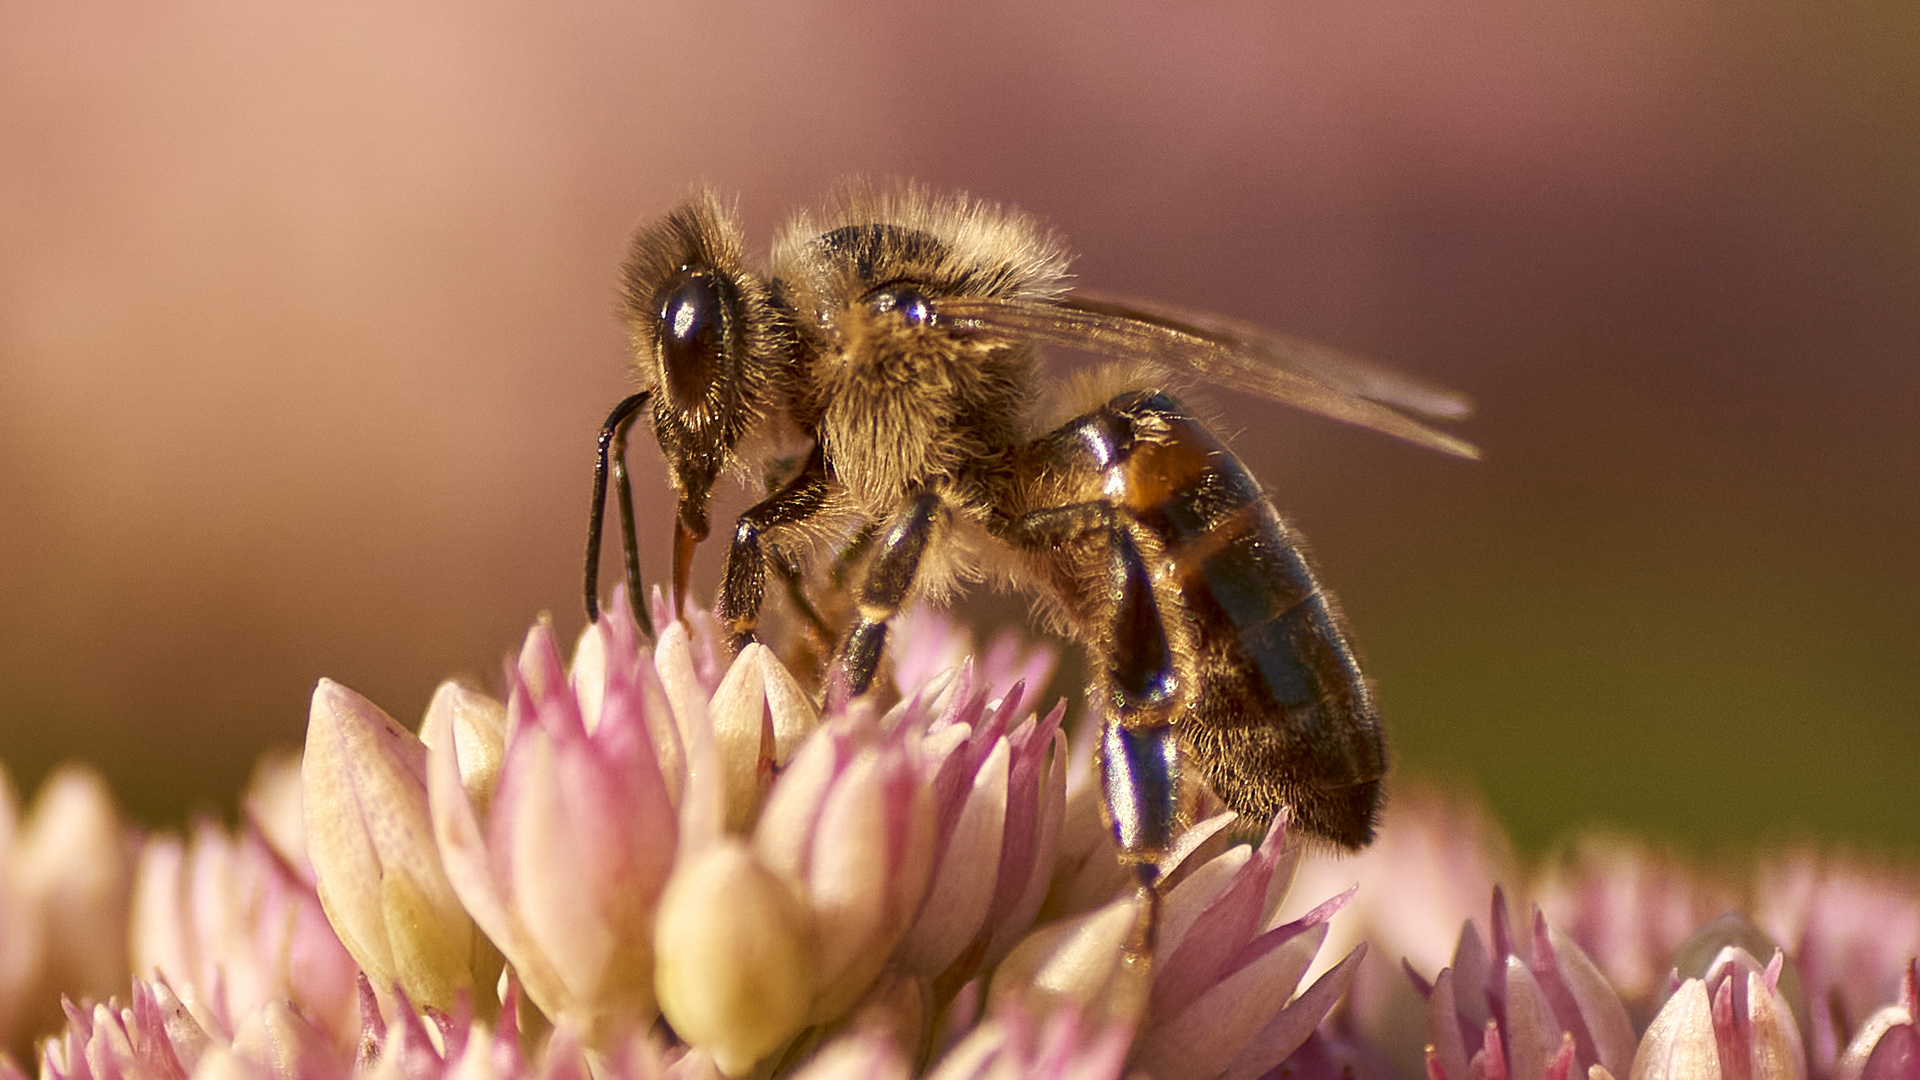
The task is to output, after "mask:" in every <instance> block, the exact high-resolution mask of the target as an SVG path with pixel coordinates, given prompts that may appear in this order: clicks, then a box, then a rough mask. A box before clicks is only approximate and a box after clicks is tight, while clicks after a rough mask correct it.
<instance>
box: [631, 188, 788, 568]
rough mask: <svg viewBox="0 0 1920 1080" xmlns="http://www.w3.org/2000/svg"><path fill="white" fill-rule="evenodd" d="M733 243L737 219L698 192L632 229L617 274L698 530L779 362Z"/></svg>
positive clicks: (769, 324) (769, 318)
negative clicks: (657, 218) (715, 487)
mask: <svg viewBox="0 0 1920 1080" xmlns="http://www.w3.org/2000/svg"><path fill="white" fill-rule="evenodd" d="M742 247H743V245H742V241H741V233H740V227H739V224H738V222H737V221H736V220H735V219H734V218H733V216H732V215H731V214H729V213H727V212H726V210H724V209H723V208H722V207H721V205H720V202H719V200H718V199H717V198H716V197H715V196H714V195H713V193H712V192H710V191H705V190H702V191H698V192H695V193H694V194H693V195H692V196H691V197H690V198H688V199H687V201H686V202H684V203H682V204H681V205H680V206H679V207H678V208H676V209H675V210H674V211H673V212H672V213H670V214H668V215H667V216H666V217H665V218H662V219H661V220H660V221H657V222H655V223H653V224H650V225H647V226H645V227H643V228H641V229H640V230H639V231H637V232H636V233H635V234H634V237H633V242H632V244H631V245H630V246H629V250H628V255H627V261H626V265H625V267H624V274H623V278H624V283H625V289H624V293H625V295H624V301H625V302H624V305H623V307H624V309H625V315H626V320H627V325H628V328H629V330H630V332H631V334H632V338H633V351H634V358H635V363H636V366H637V368H638V369H639V373H640V381H641V384H642V386H643V387H644V388H646V389H647V390H649V391H651V393H652V414H653V425H654V431H655V434H656V436H657V437H658V438H659V440H660V446H661V449H662V450H663V451H665V453H666V456H667V464H668V468H669V470H670V471H671V473H672V480H673V484H674V487H675V488H676V489H678V490H679V491H680V493H681V501H682V517H683V518H686V517H688V516H689V515H690V514H691V515H692V516H693V517H695V518H697V519H698V521H699V530H698V531H699V532H701V533H702V534H704V532H705V517H704V514H705V507H706V502H707V498H708V495H709V494H710V492H711V491H712V488H713V484H714V482H715V480H716V478H717V477H718V476H719V474H720V473H721V472H722V471H723V470H725V469H726V468H727V467H728V466H730V465H732V464H734V463H735V462H734V456H733V455H734V451H735V448H736V447H737V446H738V445H739V443H740V440H741V439H742V437H743V436H744V435H745V434H746V433H747V432H748V431H749V430H751V429H752V428H753V427H754V426H755V425H756V424H757V423H759V422H760V421H761V420H762V419H763V418H764V417H765V415H766V414H767V413H768V412H769V410H770V409H771V408H772V407H773V405H774V400H773V399H774V395H775V391H776V387H775V382H776V378H777V375H778V369H779V365H780V355H781V347H780V342H779V335H780V329H779V324H778V320H777V319H776V317H775V315H774V311H773V307H772V304H771V302H770V300H769V298H768V293H767V286H766V284H765V283H764V281H763V279H762V278H761V277H760V276H759V275H758V274H756V273H754V272H753V271H751V270H749V269H748V268H747V266H746V264H745V259H744V256H743V254H742ZM690 523H691V522H690Z"/></svg>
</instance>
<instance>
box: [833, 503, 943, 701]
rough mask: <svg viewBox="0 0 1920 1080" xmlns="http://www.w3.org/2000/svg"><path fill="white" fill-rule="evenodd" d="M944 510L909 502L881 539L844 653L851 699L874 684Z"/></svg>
mask: <svg viewBox="0 0 1920 1080" xmlns="http://www.w3.org/2000/svg"><path fill="white" fill-rule="evenodd" d="M939 510H940V496H938V495H935V494H934V493H933V492H931V491H923V492H921V493H920V494H918V495H915V496H914V497H913V498H912V499H909V500H908V501H907V508H906V509H905V510H903V511H901V512H900V514H899V515H898V516H896V517H895V518H894V519H893V522H892V524H890V525H889V526H888V527H887V530H886V532H885V533H883V534H881V536H880V537H879V540H878V543H879V545H880V550H879V551H877V552H875V553H874V556H873V559H872V561H871V562H869V563H868V564H867V579H866V581H864V582H862V583H861V586H860V622H859V623H858V624H856V625H855V626H854V628H853V633H852V634H850V635H848V637H847V643H846V646H845V647H844V648H842V649H841V650H840V662H841V665H842V667H843V668H844V669H845V671H846V676H847V692H848V693H849V694H852V695H855V696H858V695H860V694H864V693H866V692H867V687H869V686H871V685H872V684H873V673H874V671H875V670H876V669H877V668H879V666H880V655H881V653H882V652H883V651H885V649H886V644H887V620H888V619H890V618H892V617H893V614H894V612H896V611H899V610H900V605H902V604H904V603H906V602H907V597H908V596H909V595H911V594H912V592H913V581H914V578H915V577H917V576H918V575H919V573H920V556H921V555H923V554H925V552H926V550H927V542H928V541H929V540H930V539H932V537H933V527H934V522H935V520H936V515H937V514H938V513H939Z"/></svg>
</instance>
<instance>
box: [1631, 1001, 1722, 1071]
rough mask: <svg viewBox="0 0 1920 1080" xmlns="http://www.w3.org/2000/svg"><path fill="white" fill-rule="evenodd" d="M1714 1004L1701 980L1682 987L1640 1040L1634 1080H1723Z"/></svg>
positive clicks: (1635, 1057) (1655, 1017)
mask: <svg viewBox="0 0 1920 1080" xmlns="http://www.w3.org/2000/svg"><path fill="white" fill-rule="evenodd" d="M1720 1076H1721V1072H1720V1054H1719V1050H1718V1048H1717V1047H1716V1045H1715V1041H1714V1034H1713V1005H1712V1003H1711V1002H1710V1001H1709V1000H1708V999H1707V986H1706V984H1705V983H1703V982H1701V981H1700V980H1699V979H1688V980H1687V981H1686V982H1684V983H1681V984H1680V988H1679V989H1678V990H1676V991H1674V993H1673V996H1672V997H1670V998H1668V999H1667V1003H1666V1004H1665V1005H1663V1006H1661V1008H1660V1012H1659V1013H1658V1014H1656V1015H1655V1016H1654V1018H1653V1023H1651V1024H1649V1025H1647V1032H1646V1034H1645V1035H1643V1036H1641V1038H1640V1049H1639V1052H1638V1053H1636V1054H1635V1055H1634V1058H1633V1072H1632V1074H1631V1075H1630V1080H1720Z"/></svg>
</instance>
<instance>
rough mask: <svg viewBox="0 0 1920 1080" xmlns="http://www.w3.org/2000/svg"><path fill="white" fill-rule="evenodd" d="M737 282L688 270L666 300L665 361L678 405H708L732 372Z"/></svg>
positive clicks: (662, 352) (662, 359)
mask: <svg viewBox="0 0 1920 1080" xmlns="http://www.w3.org/2000/svg"><path fill="white" fill-rule="evenodd" d="M736 300H737V295H736V293H735V290H734V289H733V287H732V283H731V282H729V281H727V280H726V279H725V278H724V277H721V276H719V275H718V274H714V273H712V272H710V271H704V270H696V271H688V272H687V273H685V274H683V275H682V276H681V277H680V279H679V280H678V281H677V282H676V283H675V284H673V285H672V286H671V287H670V288H668V289H667V290H666V291H665V292H663V293H662V294H661V297H660V362H661V365H662V366H663V367H665V368H666V382H667V390H668V392H669V393H671V394H672V395H673V400H674V403H675V404H677V405H679V406H680V407H681V408H683V409H691V408H694V407H696V406H698V405H700V404H701V403H702V402H704V401H705V400H706V399H707V397H708V395H709V393H710V391H711V388H712V387H713V384H714V383H715V382H716V381H718V380H719V379H720V378H721V377H722V376H723V375H724V374H725V371H726V365H727V348H728V338H729V331H730V328H731V323H732V321H733V320H732V314H733V312H732V305H733V303H734V302H735V301H736Z"/></svg>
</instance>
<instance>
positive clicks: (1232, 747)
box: [1110, 395, 1386, 847]
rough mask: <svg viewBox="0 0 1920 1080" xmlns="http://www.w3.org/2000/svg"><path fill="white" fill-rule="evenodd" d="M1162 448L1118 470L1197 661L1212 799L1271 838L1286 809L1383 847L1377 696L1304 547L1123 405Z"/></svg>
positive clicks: (1141, 447)
mask: <svg viewBox="0 0 1920 1080" xmlns="http://www.w3.org/2000/svg"><path fill="white" fill-rule="evenodd" d="M1110 408H1114V409H1116V410H1119V411H1122V412H1123V413H1125V414H1127V415H1128V416H1129V418H1130V419H1132V420H1133V421H1135V423H1136V425H1137V426H1138V427H1140V428H1145V427H1146V426H1148V424H1151V426H1152V428H1153V435H1152V438H1151V439H1143V440H1141V441H1137V442H1135V443H1133V445H1132V447H1131V449H1130V451H1129V452H1126V453H1124V454H1122V455H1120V458H1121V460H1117V461H1115V462H1114V467H1117V468H1118V469H1120V470H1122V471H1123V473H1122V474H1123V475H1124V477H1125V484H1124V488H1125V491H1126V495H1125V497H1124V498H1125V502H1126V503H1127V506H1128V509H1129V510H1130V511H1131V512H1132V514H1133V516H1134V518H1135V520H1137V521H1138V522H1139V523H1140V524H1141V525H1143V526H1144V527H1146V528H1147V529H1148V530H1150V531H1152V532H1153V533H1154V534H1155V535H1156V536H1157V537H1158V538H1159V540H1160V546H1161V551H1162V553H1163V554H1162V558H1163V559H1164V560H1165V562H1166V572H1168V573H1169V574H1171V575H1172V577H1173V578H1174V580H1175V581H1176V582H1177V584H1178V591H1179V594H1180V599H1181V602H1182V606H1184V608H1185V609H1186V617H1187V619H1188V620H1189V623H1190V625H1191V628H1192V634H1191V640H1192V641H1193V642H1194V646H1195V653H1196V655H1195V664H1194V668H1195V670H1194V672H1193V673H1192V675H1191V676H1190V677H1191V679H1192V681H1193V682H1194V684H1195V685H1194V686H1193V687H1192V692H1191V695H1190V697H1189V704H1188V706H1187V708H1186V710H1185V711H1184V712H1183V713H1182V715H1181V716H1180V718H1179V720H1178V721H1177V726H1178V728H1179V731H1180V734H1181V737H1182V739H1183V741H1185V742H1186V744H1187V745H1188V747H1189V749H1190V750H1191V752H1192V756H1193V758H1194V760H1196V761H1197V762H1199V763H1200V764H1201V766H1202V767H1203V769H1204V770H1205V772H1206V774H1207V779H1208V782H1209V785H1210V786H1211V787H1212V788H1213V790H1214V793H1215V794H1217V795H1219V796H1220V798H1221V799H1222V800H1223V801H1225V802H1226V803H1227V805H1228V806H1230V807H1232V808H1233V809H1234V810H1235V811H1237V812H1238V813H1240V814H1241V815H1242V816H1243V817H1245V818H1247V819H1249V820H1250V821H1254V822H1258V823H1262V824H1264V823H1265V822H1266V821H1268V820H1270V819H1271V818H1272V816H1273V814H1274V813H1275V812H1276V811H1277V809H1278V808H1279V806H1280V805H1281V804H1283V803H1284V804H1286V805H1288V806H1290V807H1291V808H1292V811H1293V815H1294V819H1295V821H1296V822H1297V823H1298V824H1299V826H1300V827H1302V828H1304V829H1306V830H1307V831H1308V832H1311V833H1314V834H1316V835H1319V836H1324V837H1326V838H1327V839H1330V840H1333V841H1334V842H1336V843H1339V844H1342V845H1345V846H1348V847H1358V846H1361V845H1364V844H1366V843H1367V842H1368V841H1369V840H1371V839H1372V837H1373V823H1374V821H1373V819H1374V813H1375V810H1376V807H1377V804H1378V801H1379V783H1380V778H1381V776H1382V775H1383V774H1384V773H1385V771H1386V752H1385V747H1384V745H1383V743H1382V740H1381V736H1380V728H1379V721H1378V718H1377V716H1376V714H1375V710H1374V705H1373V698H1372V693H1371V691H1370V690H1369V689H1368V686H1367V682H1366V678H1365V676H1364V675H1363V674H1362V673H1361V670H1360V664H1359V661H1358V659H1357V658H1356V657H1355V655H1354V651H1353V646H1352V644H1351V643H1350V642H1349V640H1348V637H1347V633H1346V627H1345V624H1344V620H1343V619H1342V618H1341V616H1340V613H1339V610H1338V608H1337V607H1336V606H1335V605H1334V602H1333V600H1332V598H1331V597H1330V596H1329V595H1328V594H1327V593H1326V591H1325V590H1324V589H1322V588H1321V587H1320V584H1319V581H1318V579H1317V577H1316V576H1315V574H1314V571H1313V567H1312V564H1311V563H1310V562H1309V561H1308V559H1307V557H1306V554H1305V552H1304V550H1303V549H1302V547H1301V543H1300V541H1299V539H1298V538H1297V537H1296V536H1295V535H1294V533H1293V531H1292V529H1290V528H1289V527H1288V526H1287V524H1286V522H1285V521H1283V520H1282V519H1281V517H1280V515H1279V513H1278V512H1276V511H1275V510H1274V508H1273V505H1272V504H1271V503H1270V502H1269V501H1268V500H1267V498H1266V496H1265V495H1264V494H1263V493H1262V492H1261V490H1260V486H1259V484H1258V483H1257V482H1256V481H1255V480H1254V479H1253V476H1252V474H1250V473H1249V472H1248V471H1247V469H1246V467H1245V466H1244V465H1242V464H1241V463H1240V461H1239V459H1238V458H1236V457H1235V456H1234V455H1233V453H1232V452H1231V451H1229V450H1228V449H1227V448H1226V447H1225V445H1223V444H1222V443H1220V441H1219V440H1218V439H1216V438H1214V437H1213V436H1212V435H1211V434H1210V433H1209V432H1207V431H1206V429H1205V428H1203V427H1201V426H1200V425H1199V424H1198V423H1197V422H1196V421H1194V420H1193V419H1192V418H1191V417H1189V416H1187V415H1186V414H1185V412H1184V410H1182V409H1181V408H1180V407H1179V406H1178V404H1177V403H1174V402H1173V401H1171V399H1168V398H1165V397H1163V396H1158V395H1156V396H1153V397H1137V398H1133V399H1116V400H1115V401H1114V402H1113V403H1111V405H1110Z"/></svg>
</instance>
